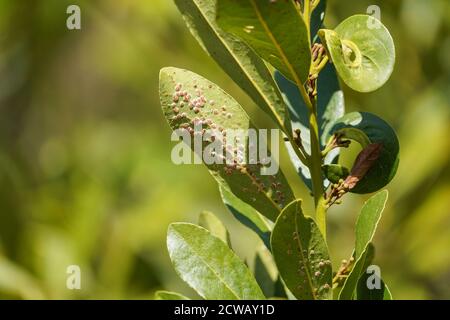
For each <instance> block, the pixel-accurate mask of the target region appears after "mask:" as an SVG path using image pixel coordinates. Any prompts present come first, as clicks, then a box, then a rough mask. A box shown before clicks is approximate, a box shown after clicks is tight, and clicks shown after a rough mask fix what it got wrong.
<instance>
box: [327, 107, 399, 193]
mask: <svg viewBox="0 0 450 320" xmlns="http://www.w3.org/2000/svg"><path fill="white" fill-rule="evenodd" d="M331 134H340V135H342V136H343V137H344V138H347V139H351V140H354V141H357V142H358V143H359V144H360V145H361V146H362V147H363V148H365V147H367V146H368V145H369V144H374V143H380V144H382V150H381V153H380V155H379V157H378V160H376V161H375V163H374V164H373V165H372V166H371V168H370V169H369V170H368V172H367V173H366V174H365V175H364V177H363V178H362V179H361V181H359V182H358V183H357V184H356V186H355V187H354V188H353V189H352V190H351V191H350V192H353V193H371V192H375V191H378V190H380V189H381V188H383V187H384V186H386V185H387V184H388V183H389V182H390V181H391V180H392V178H393V177H394V175H395V173H396V172H397V167H398V162H399V149H400V147H399V143H398V139H397V135H396V134H395V132H394V130H393V129H392V128H391V127H390V126H389V124H387V123H386V122H385V121H384V120H383V119H381V118H379V117H377V116H376V115H374V114H371V113H367V112H351V113H347V114H346V115H345V116H343V117H342V118H340V119H338V120H337V121H336V122H335V124H334V125H333V127H332V128H331V129H330V130H329V132H328V137H330V136H331Z"/></svg>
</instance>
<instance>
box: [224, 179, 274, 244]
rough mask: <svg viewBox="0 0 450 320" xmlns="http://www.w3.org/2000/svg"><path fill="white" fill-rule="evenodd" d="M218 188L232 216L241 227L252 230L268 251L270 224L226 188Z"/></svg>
mask: <svg viewBox="0 0 450 320" xmlns="http://www.w3.org/2000/svg"><path fill="white" fill-rule="evenodd" d="M219 188H220V195H221V196H222V201H223V203H224V204H225V206H226V207H227V208H228V210H229V211H230V212H231V213H232V214H233V216H234V217H235V218H236V219H238V220H239V221H240V222H241V223H242V224H243V225H245V226H246V227H248V228H250V229H251V230H253V231H254V232H255V233H256V234H257V235H258V236H259V237H260V238H261V240H262V241H263V242H264V244H265V245H266V247H267V248H269V249H270V233H271V232H272V225H271V224H272V223H271V222H270V221H268V220H267V219H266V218H264V217H263V216H262V215H261V214H260V213H259V212H258V211H256V210H255V209H254V208H253V207H251V206H250V205H248V204H246V203H245V202H243V201H242V200H241V199H239V198H238V197H236V196H235V195H234V194H233V193H231V192H230V191H229V190H227V189H226V188H224V187H222V186H219Z"/></svg>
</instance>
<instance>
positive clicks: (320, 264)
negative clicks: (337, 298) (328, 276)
mask: <svg viewBox="0 0 450 320" xmlns="http://www.w3.org/2000/svg"><path fill="white" fill-rule="evenodd" d="M286 219H287V217H286V216H283V220H286ZM292 240H293V241H294V243H295V245H296V246H297V253H298V258H299V260H298V269H297V274H298V275H299V276H300V278H302V279H303V282H302V283H301V284H299V285H298V286H297V289H298V290H302V289H303V286H305V285H307V282H308V280H307V277H305V275H306V273H309V274H311V276H312V277H313V278H314V279H316V281H319V280H320V278H321V277H322V276H323V275H324V273H325V270H324V269H325V268H327V267H329V266H331V261H330V260H325V259H319V257H318V255H319V254H318V253H316V252H315V251H314V249H310V250H309V252H308V251H307V250H306V249H304V250H302V249H301V247H300V245H297V244H298V242H299V241H300V239H299V235H298V233H297V232H296V231H294V232H293V233H292ZM287 247H288V249H287V252H286V253H287V255H292V253H293V250H292V247H291V244H290V243H289V242H288V243H287ZM316 256H317V257H316ZM315 257H316V259H315ZM314 259H315V260H314ZM306 260H311V262H312V263H308V261H306ZM308 265H311V266H312V270H310V269H307V268H308ZM316 281H314V282H316ZM330 288H331V287H330V285H329V284H328V283H325V284H324V285H322V286H320V287H319V288H314V289H313V292H314V294H318V293H323V292H325V291H328V290H330Z"/></svg>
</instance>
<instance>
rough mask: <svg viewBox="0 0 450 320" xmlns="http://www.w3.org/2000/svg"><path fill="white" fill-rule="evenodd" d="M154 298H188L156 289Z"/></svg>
mask: <svg viewBox="0 0 450 320" xmlns="http://www.w3.org/2000/svg"><path fill="white" fill-rule="evenodd" d="M155 300H190V299H189V298H187V297H185V296H183V295H182V294H179V293H176V292H171V291H164V290H161V291H156V293H155Z"/></svg>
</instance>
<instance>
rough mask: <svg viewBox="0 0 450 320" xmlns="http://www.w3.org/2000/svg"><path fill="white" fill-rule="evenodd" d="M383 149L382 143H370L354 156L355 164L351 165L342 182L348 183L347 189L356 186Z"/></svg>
mask: <svg viewBox="0 0 450 320" xmlns="http://www.w3.org/2000/svg"><path fill="white" fill-rule="evenodd" d="M382 149H383V144H382V143H372V144H369V145H367V147H365V148H364V149H363V150H362V151H361V152H360V153H359V154H358V156H357V157H356V160H355V164H354V165H353V168H352V170H351V171H350V175H349V176H348V177H347V178H346V179H345V181H344V184H346V185H348V189H349V190H350V189H352V188H354V187H355V186H356V184H357V183H358V181H360V180H361V179H362V178H363V177H364V176H365V175H366V173H367V171H369V169H370V168H371V167H372V166H373V164H374V163H375V161H376V160H377V159H378V158H379V157H380V154H381V150H382Z"/></svg>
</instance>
